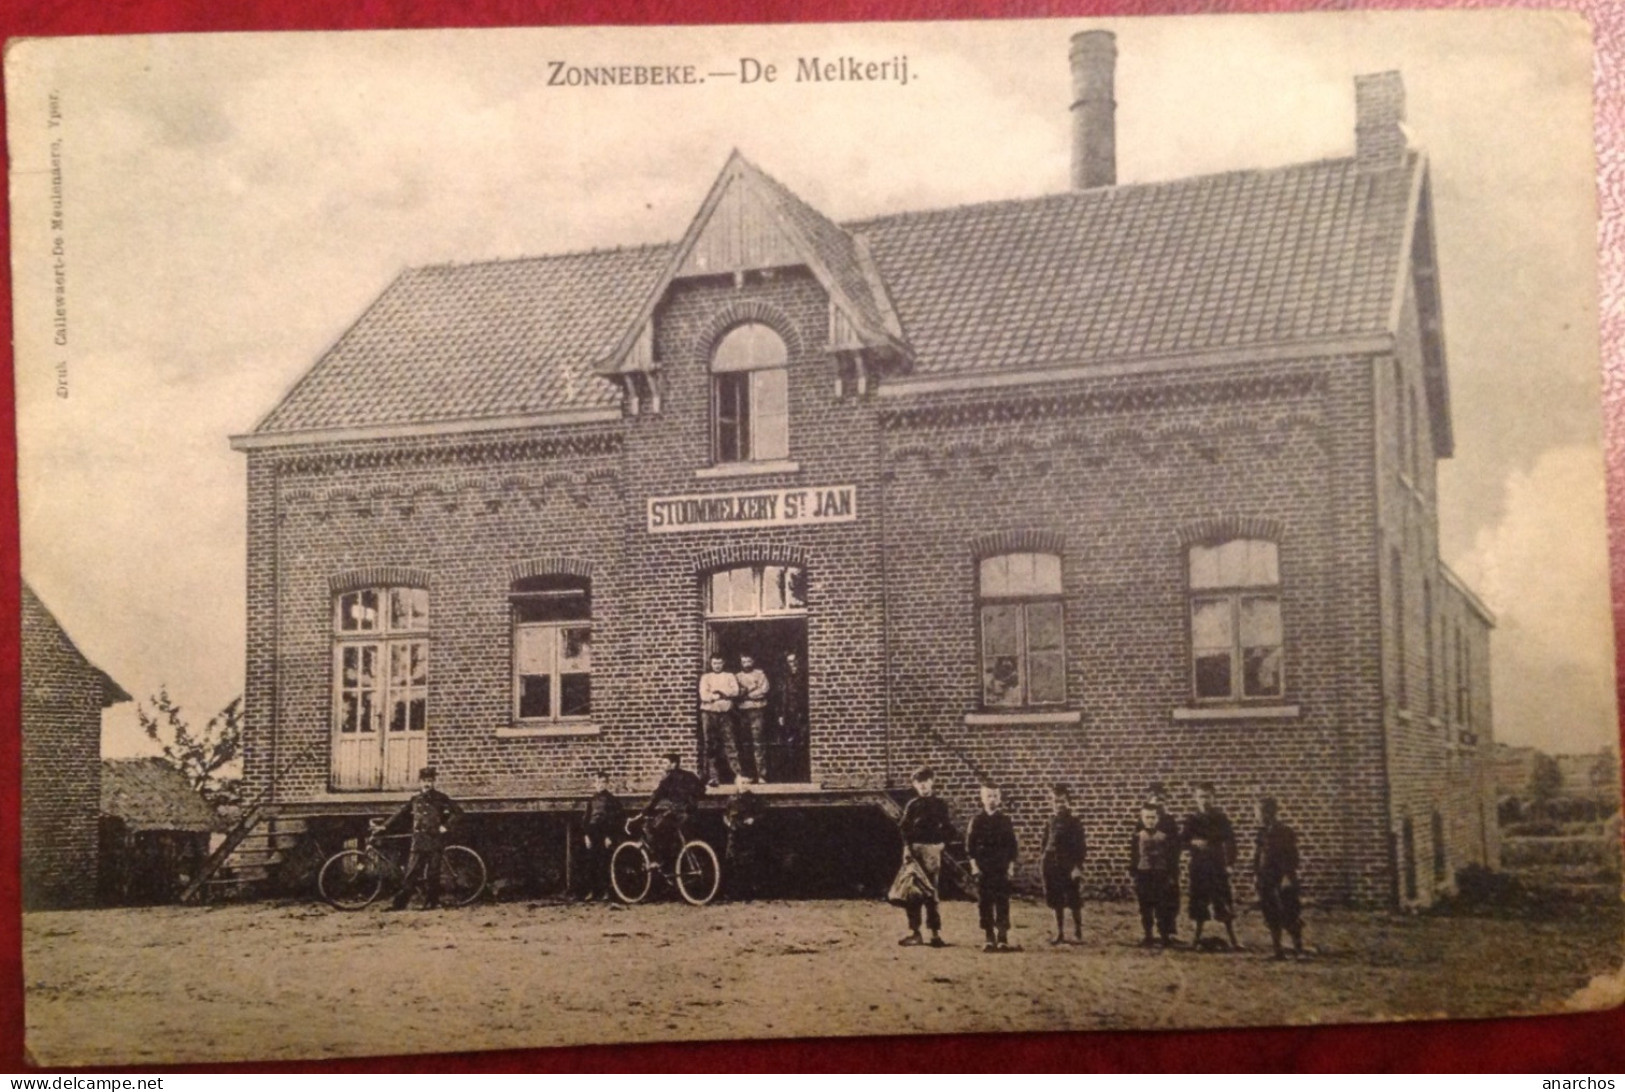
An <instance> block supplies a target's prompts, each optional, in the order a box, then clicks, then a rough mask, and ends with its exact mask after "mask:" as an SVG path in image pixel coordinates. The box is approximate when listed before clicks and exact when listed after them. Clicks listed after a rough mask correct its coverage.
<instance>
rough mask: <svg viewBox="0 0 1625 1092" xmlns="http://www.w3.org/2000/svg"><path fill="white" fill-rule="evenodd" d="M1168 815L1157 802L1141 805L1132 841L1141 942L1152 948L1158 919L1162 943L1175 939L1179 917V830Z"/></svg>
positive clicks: (1131, 861) (1131, 871) (1131, 865)
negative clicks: (1175, 928) (1152, 930)
mask: <svg viewBox="0 0 1625 1092" xmlns="http://www.w3.org/2000/svg"><path fill="white" fill-rule="evenodd" d="M1169 825H1170V824H1169V823H1168V817H1167V815H1165V814H1164V813H1163V810H1162V808H1161V807H1159V806H1158V805H1156V804H1154V803H1152V802H1151V801H1149V800H1148V801H1146V802H1145V803H1144V804H1141V805H1140V823H1139V826H1137V827H1135V828H1134V835H1133V837H1132V838H1131V840H1130V841H1129V858H1128V870H1129V875H1131V876H1133V877H1134V897H1135V899H1136V900H1138V902H1139V904H1140V926H1141V928H1143V929H1144V930H1145V939H1144V940H1143V941H1141V943H1142V944H1143V945H1144V946H1145V947H1147V948H1149V947H1151V945H1152V944H1154V943H1155V941H1154V940H1153V939H1152V936H1151V927H1152V924H1153V923H1155V925H1156V928H1157V932H1158V934H1159V935H1160V936H1161V937H1162V946H1163V947H1164V948H1166V947H1168V946H1169V945H1171V944H1172V943H1173V942H1174V925H1175V920H1176V919H1177V918H1178V917H1179V834H1178V832H1177V831H1174V832H1170V831H1169V829H1168V827H1169Z"/></svg>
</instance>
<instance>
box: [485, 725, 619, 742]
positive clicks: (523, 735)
mask: <svg viewBox="0 0 1625 1092" xmlns="http://www.w3.org/2000/svg"><path fill="white" fill-rule="evenodd" d="M597 734H598V725H596V724H584V723H573V724H512V725H503V726H501V727H499V728H497V738H498V739H529V738H532V737H536V736H562V737H565V738H568V737H571V736H596V735H597Z"/></svg>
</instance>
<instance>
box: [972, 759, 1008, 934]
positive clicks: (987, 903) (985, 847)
mask: <svg viewBox="0 0 1625 1092" xmlns="http://www.w3.org/2000/svg"><path fill="white" fill-rule="evenodd" d="M1000 795H1001V794H1000V792H999V788H998V786H997V785H983V786H982V810H981V811H980V812H979V813H977V815H976V817H975V818H974V819H972V820H971V821H970V826H969V827H967V828H965V855H966V856H967V857H969V858H970V872H971V875H972V876H975V877H976V890H977V895H976V909H977V911H978V913H979V914H980V916H981V921H982V932H983V933H984V934H985V935H986V937H987V943H986V944H984V945H983V946H982V951H984V952H994V951H999V952H1008V951H1009V950H1010V884H1011V881H1013V880H1014V879H1015V878H1016V852H1017V847H1016V828H1015V827H1014V826H1013V825H1012V824H1011V822H1010V817H1009V816H1008V815H1006V814H1004V812H1002V811H1000V810H999V803H1000Z"/></svg>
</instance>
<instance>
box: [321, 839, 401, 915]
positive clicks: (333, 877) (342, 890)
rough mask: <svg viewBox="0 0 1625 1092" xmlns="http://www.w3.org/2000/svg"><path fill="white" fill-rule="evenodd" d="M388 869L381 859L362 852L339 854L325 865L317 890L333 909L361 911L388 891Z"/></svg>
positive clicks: (351, 851) (348, 850) (350, 850)
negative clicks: (385, 876) (383, 892)
mask: <svg viewBox="0 0 1625 1092" xmlns="http://www.w3.org/2000/svg"><path fill="white" fill-rule="evenodd" d="M384 871H385V869H384V866H383V862H381V861H380V860H379V859H378V857H377V856H376V855H374V854H372V853H368V852H367V851H366V850H362V849H346V850H345V851H344V852H342V853H335V854H333V855H332V856H331V857H329V858H328V859H327V863H326V864H324V865H322V871H321V874H320V875H318V876H317V877H316V889H317V890H318V891H320V892H321V893H322V898H323V899H326V900H327V904H328V905H329V906H332V907H334V908H335V909H338V910H360V909H361V908H362V907H363V906H366V905H367V904H368V903H370V902H371V901H372V900H373V899H376V898H377V897H378V893H379V892H380V891H382V890H383V889H384Z"/></svg>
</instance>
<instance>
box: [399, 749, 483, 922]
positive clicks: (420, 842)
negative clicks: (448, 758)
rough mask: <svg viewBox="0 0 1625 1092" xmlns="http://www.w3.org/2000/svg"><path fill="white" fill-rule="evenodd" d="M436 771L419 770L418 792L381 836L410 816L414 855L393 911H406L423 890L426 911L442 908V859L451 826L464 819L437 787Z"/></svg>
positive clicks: (403, 823) (401, 807) (410, 858)
mask: <svg viewBox="0 0 1625 1092" xmlns="http://www.w3.org/2000/svg"><path fill="white" fill-rule="evenodd" d="M434 783H435V769H434V767H433V766H425V767H423V769H421V770H419V771H418V791H417V792H415V793H413V794H412V798H411V799H410V800H408V801H407V802H406V803H404V804H402V805H401V806H400V810H398V811H397V812H396V813H395V814H394V815H392V816H390V817H389V818H388V819H387V820H386V821H385V822H384V825H383V826H382V827H381V828H379V831H378V833H380V834H385V833H388V832H389V831H391V830H392V829H394V828H397V827H403V826H405V825H406V822H407V819H408V817H409V816H410V821H411V825H412V853H411V855H410V856H409V857H407V859H406V878H405V880H404V881H403V882H402V883H401V889H400V891H399V892H397V893H396V895H395V901H394V902H392V903H391V904H390V907H389V908H390V909H391V910H405V909H406V904H407V903H409V902H411V901H412V895H413V893H414V892H416V891H417V890H418V889H419V888H420V887H421V888H422V890H423V909H425V910H433V909H434V908H435V907H437V906H439V905H440V860H441V855H442V854H443V853H444V851H445V848H446V833H447V831H449V830H450V829H451V825H452V824H453V823H455V822H456V821H457V820H459V819H461V818H462V817H463V809H462V808H460V807H458V806H457V802H456V801H455V800H453V799H452V798H451V797H449V796H447V795H446V794H445V793H443V792H441V791H440V790H439V789H437V788H435V787H434Z"/></svg>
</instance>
